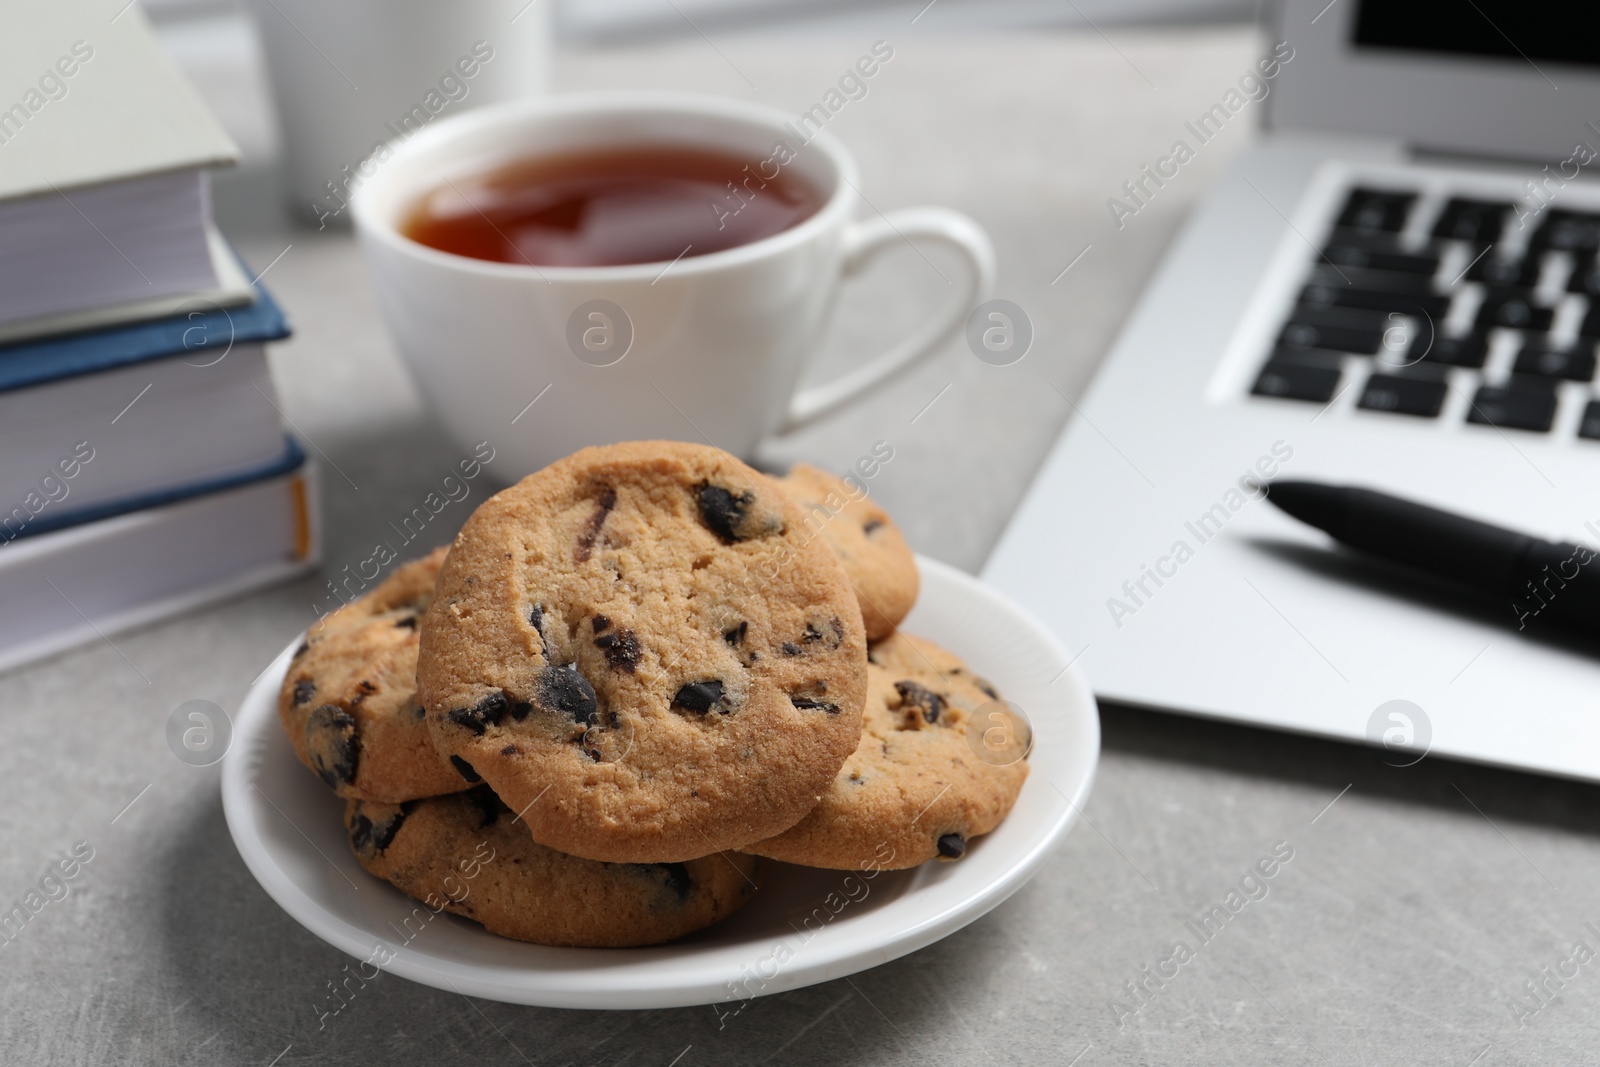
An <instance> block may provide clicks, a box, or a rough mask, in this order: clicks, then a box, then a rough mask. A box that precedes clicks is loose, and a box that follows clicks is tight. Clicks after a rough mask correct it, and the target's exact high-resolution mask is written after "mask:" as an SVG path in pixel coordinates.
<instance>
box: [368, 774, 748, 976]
mask: <svg viewBox="0 0 1600 1067" xmlns="http://www.w3.org/2000/svg"><path fill="white" fill-rule="evenodd" d="M345 830H346V831H347V833H348V834H349V837H350V847H351V848H352V849H354V850H355V854H356V859H357V861H359V862H360V864H361V866H362V867H364V868H366V870H367V871H368V873H370V874H373V875H376V876H377V877H379V878H382V879H383V880H385V881H387V882H389V883H390V884H391V885H393V886H395V888H397V889H399V890H400V891H401V892H402V893H405V894H406V895H407V896H410V897H413V898H414V899H416V900H420V901H423V902H424V903H425V904H426V905H427V907H428V909H429V910H430V911H432V912H433V913H434V914H437V913H438V912H439V911H441V910H443V911H449V912H451V913H453V914H456V915H460V916H463V917H465V918H468V919H471V920H473V921H474V922H477V923H481V924H482V925H483V927H484V929H486V930H488V931H489V932H490V933H494V934H500V935H502V936H504V937H514V938H516V939H517V940H519V941H533V942H536V943H538V944H541V945H573V946H583V947H594V948H621V947H625V946H629V945H653V944H657V943H659V942H662V941H670V940H672V939H673V938H675V937H682V936H683V935H684V934H687V933H689V932H691V931H693V930H699V929H700V928H702V927H705V926H710V925H711V924H712V923H714V922H716V921H718V920H719V919H722V918H725V917H726V916H728V915H730V914H732V913H733V912H734V911H735V910H737V909H738V908H739V906H740V905H742V904H743V903H744V902H745V901H746V900H748V899H749V898H750V896H751V895H752V894H753V893H754V892H755V890H756V875H757V862H758V861H756V860H755V859H754V858H753V857H750V856H743V855H739V854H738V853H728V854H721V855H714V856H706V857H704V858H703V859H696V860H689V861H688V862H686V863H648V864H646V863H597V862H595V861H594V860H584V859H578V858H576V857H574V856H568V855H564V854H562V853H560V852H557V851H555V850H554V849H550V848H545V847H544V846H543V845H539V844H535V843H534V840H533V838H531V837H529V836H528V832H527V830H526V829H524V828H523V827H522V826H521V825H519V824H518V823H517V822H516V817H515V816H514V815H513V814H512V812H511V810H510V809H509V808H507V807H506V806H505V805H504V804H502V803H501V802H500V800H499V798H498V797H496V796H495V795H494V793H493V792H491V791H490V790H489V788H488V787H487V786H479V787H477V788H476V789H473V790H470V791H469V792H466V793H457V794H455V795H454V796H446V797H433V798H431V799H427V800H414V801H410V802H408V803H405V804H378V803H373V802H370V801H361V800H352V801H349V802H348V803H347V804H346V805H345ZM413 914H415V913H413ZM417 921H418V922H422V921H426V920H424V919H418V920H417ZM406 926H407V927H408V928H410V927H411V926H412V923H411V922H410V921H408V922H407V923H406Z"/></svg>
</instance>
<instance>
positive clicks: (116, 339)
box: [0, 282, 289, 392]
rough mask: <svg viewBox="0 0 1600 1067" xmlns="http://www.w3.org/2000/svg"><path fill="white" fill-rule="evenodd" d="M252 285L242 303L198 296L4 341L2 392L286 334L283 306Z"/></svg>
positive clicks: (205, 355) (204, 354)
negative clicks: (177, 308) (124, 321)
mask: <svg viewBox="0 0 1600 1067" xmlns="http://www.w3.org/2000/svg"><path fill="white" fill-rule="evenodd" d="M253 289H254V291H255V300H254V302H252V303H249V304H244V305H242V306H239V307H220V306H217V305H215V304H210V303H205V302H200V301H196V302H195V306H194V307H193V308H192V309H189V310H186V311H184V312H182V313H180V314H177V315H172V316H169V317H167V318H162V319H152V320H149V321H147V322H138V323H132V324H130V325H126V326H112V327H108V328H106V329H100V330H89V331H86V332H83V333H71V334H66V335H64V336H57V337H44V338H38V339H35V340H30V341H18V342H14V343H12V344H7V345H0V392H4V391H6V390H9V389H20V388H23V387H24V386H30V385H40V384H43V383H44V382H53V381H57V380H58V379H61V378H70V377H73V376H75V375H80V374H94V373H96V372H98V371H104V370H110V369H112V368H113V367H125V366H128V365H129V364H133V363H142V362H144V361H145V360H151V359H161V358H163V357H166V356H174V355H181V356H184V357H185V358H186V359H188V360H189V361H190V362H191V363H206V362H210V361H213V360H215V359H217V358H218V357H219V355H220V354H221V352H222V351H225V350H226V349H227V348H228V347H229V346H232V345H248V344H262V343H265V342H267V341H279V340H282V339H283V338H285V337H288V336H289V320H288V319H287V318H285V317H284V314H283V309H282V308H280V307H279V306H278V303H277V301H275V300H273V299H272V294H271V293H269V292H267V289H266V287H265V286H263V285H262V284H261V283H260V282H256V283H255V285H254V286H253Z"/></svg>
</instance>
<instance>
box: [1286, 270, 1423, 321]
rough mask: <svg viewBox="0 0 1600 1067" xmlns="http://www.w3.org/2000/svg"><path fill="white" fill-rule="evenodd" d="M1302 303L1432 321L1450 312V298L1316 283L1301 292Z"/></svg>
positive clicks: (1317, 281)
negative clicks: (1413, 316)
mask: <svg viewBox="0 0 1600 1067" xmlns="http://www.w3.org/2000/svg"><path fill="white" fill-rule="evenodd" d="M1363 273H1364V274H1370V273H1372V272H1370V271H1368V272H1363ZM1300 302H1301V303H1302V304H1312V305H1316V306H1321V307H1342V308H1368V309H1370V310H1372V311H1393V312H1397V313H1399V314H1401V315H1424V314H1425V315H1428V316H1431V317H1433V318H1442V317H1444V314H1445V312H1446V311H1448V310H1449V308H1450V297H1448V296H1444V295H1442V294H1439V293H1429V292H1420V291H1419V292H1385V291H1383V290H1380V289H1363V288H1358V287H1357V286H1356V285H1343V284H1333V285H1329V284H1326V283H1324V282H1322V281H1321V280H1316V281H1313V282H1312V283H1311V284H1310V285H1308V286H1306V287H1305V289H1303V290H1302V291H1301V293H1300Z"/></svg>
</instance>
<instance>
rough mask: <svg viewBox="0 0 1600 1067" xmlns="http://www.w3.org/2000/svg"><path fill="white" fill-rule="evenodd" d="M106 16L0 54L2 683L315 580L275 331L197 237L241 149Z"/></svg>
mask: <svg viewBox="0 0 1600 1067" xmlns="http://www.w3.org/2000/svg"><path fill="white" fill-rule="evenodd" d="M117 6H120V5H112V6H110V7H106V6H105V5H102V4H100V3H98V2H97V0H62V2H59V3H56V2H53V3H50V4H38V5H25V6H24V7H22V8H19V9H18V10H17V11H16V12H13V14H12V16H11V17H10V18H9V19H8V25H7V29H6V33H5V34H3V35H0V71H3V72H5V76H4V78H3V79H0V93H4V94H9V95H8V96H5V97H0V604H3V605H4V606H5V610H4V611H0V669H3V668H5V667H9V666H12V665H14V664H16V663H20V662H23V661H25V660H29V659H33V658H36V657H39V656H42V655H47V654H49V653H52V652H55V651H57V650H59V649H62V648H65V647H68V646H70V645H73V644H77V643H79V642H82V641H87V640H95V639H98V638H99V637H100V636H102V635H105V634H109V633H112V632H113V631H116V630H121V629H126V628H128V627H130V626H134V625H138V624H141V623H144V622H148V621H150V620H152V619H154V618H157V617H159V616H161V615H165V614H170V613H172V612H174V611H179V610H182V609H184V608H188V607H192V606H194V605H197V604H200V603H203V602H205V601H208V600H213V599H216V598H218V597H221V596H225V595H228V594H231V593H236V592H239V591H241V590H243V589H246V588H249V587H251V586H255V585H259V584H262V583H264V582H267V581H272V580H275V579H278V578H282V577H286V576H288V575H290V574H294V573H298V572H300V571H304V570H307V569H309V568H310V567H311V566H313V565H314V564H315V563H316V560H317V552H318V521H317V509H316V492H315V471H314V470H313V469H312V467H311V465H310V464H309V462H308V461H307V459H306V456H305V454H304V453H303V452H302V451H301V449H300V447H299V446H298V445H297V444H296V442H295V441H294V440H293V438H291V437H289V436H288V435H286V434H285V433H284V430H283V428H282V426H281V416H280V414H279V410H278V400H277V396H276V393H275V391H274V389H273V385H272V377H271V374H270V372H269V369H268V366H267V359H266V352H265V348H264V346H265V344H266V342H269V341H275V340H279V339H281V338H283V337H286V336H288V333H289V329H288V324H287V322H286V321H285V319H284V316H283V313H282V311H281V310H280V309H279V308H278V306H277V304H275V303H274V302H273V300H272V297H271V296H270V295H269V294H268V293H267V291H266V290H265V289H264V288H263V287H262V286H261V285H260V283H259V281H255V282H253V281H252V279H251V278H250V277H249V275H248V273H247V270H246V268H245V266H244V265H243V263H242V262H241V261H240V260H238V258H237V257H236V256H235V255H234V254H233V252H232V251H231V249H230V248H229V247H228V245H227V244H226V243H225V242H224V241H223V239H222V237H221V236H220V235H219V234H218V232H217V230H216V227H215V226H214V225H213V223H212V219H211V204H210V186H209V170H210V168H212V167H215V166H218V165H221V164H226V163H230V162H233V160H234V159H235V156H236V149H235V148H234V146H233V144H232V142H231V141H230V140H229V139H228V136H227V135H226V133H224V132H223V130H222V129H221V127H220V126H218V124H217V123H216V121H215V119H214V118H213V117H212V116H211V115H210V113H209V112H208V111H207V110H206V108H205V106H204V105H203V104H202V103H201V102H200V100H199V99H198V98H197V96H196V95H195V93H194V92H193V90H192V89H191V88H190V86H189V85H188V84H187V83H186V82H185V80H184V78H183V75H182V74H181V72H179V71H178V69H177V68H176V67H175V66H174V65H173V64H172V62H171V61H170V60H169V59H168V58H167V57H166V56H165V55H164V54H163V53H162V51H161V48H160V46H159V44H158V43H157V41H156V39H155V37H154V35H153V34H152V33H151V32H150V29H149V27H148V25H147V24H146V23H145V22H144V20H143V16H142V15H141V14H140V12H139V11H138V10H137V9H133V10H128V9H124V10H123V11H122V12H121V13H120V14H118V13H117V11H116V7H117ZM112 16H115V17H114V18H113V17H112ZM22 75H26V77H25V78H21V80H19V77H20V76H22ZM12 98H14V102H13V99H12Z"/></svg>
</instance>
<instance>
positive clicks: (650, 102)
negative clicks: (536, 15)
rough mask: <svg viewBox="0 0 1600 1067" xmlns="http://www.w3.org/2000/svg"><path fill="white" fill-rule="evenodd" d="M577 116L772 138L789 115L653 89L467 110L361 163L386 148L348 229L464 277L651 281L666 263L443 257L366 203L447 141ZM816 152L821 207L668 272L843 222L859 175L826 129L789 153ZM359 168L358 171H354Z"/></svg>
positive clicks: (730, 263) (728, 261)
mask: <svg viewBox="0 0 1600 1067" xmlns="http://www.w3.org/2000/svg"><path fill="white" fill-rule="evenodd" d="M585 114H593V115H600V114H632V115H638V114H658V115H669V114H670V115H690V116H694V117H699V118H705V117H708V116H709V117H711V118H715V119H725V120H730V121H738V122H744V123H753V124H759V125H765V126H768V127H770V128H771V130H772V132H773V133H774V134H775V135H778V136H782V134H781V133H779V131H780V130H781V129H782V127H783V126H784V125H785V124H786V123H790V122H792V121H793V116H791V115H788V114H787V113H785V112H783V111H780V110H778V109H777V108H774V107H768V106H767V105H765V104H755V103H750V102H747V101H743V100H731V99H728V98H726V97H720V96H711V95H708V94H701V93H680V92H658V91H655V90H608V91H585V92H573V93H561V94H557V95H554V96H548V97H538V98H530V99H525V100H508V101H504V102H501V103H498V104H490V105H486V106H484V107H480V108H475V109H473V110H471V111H467V112H464V113H461V114H458V115H452V116H450V117H448V118H446V119H445V120H444V121H442V122H439V123H436V124H430V125H429V126H427V127H426V128H425V129H423V130H421V131H419V132H417V133H416V134H414V135H412V136H411V137H410V138H409V139H407V140H404V141H399V140H398V139H396V140H391V141H389V142H388V143H387V144H385V145H384V146H383V148H380V149H377V150H374V152H373V153H372V154H371V155H369V156H368V157H367V159H364V160H362V162H363V163H365V162H366V161H367V160H368V159H371V158H373V156H375V155H377V154H378V153H379V152H381V151H383V150H384V149H387V150H388V151H389V153H390V156H389V159H388V160H387V161H384V162H380V163H378V164H376V166H377V172H376V173H375V174H374V175H373V176H372V177H371V178H368V179H366V180H365V181H364V182H363V183H362V184H361V185H360V186H358V187H357V188H356V189H355V190H354V191H353V192H352V194H351V198H350V209H351V217H352V219H353V220H354V223H355V227H356V230H357V232H358V233H359V234H361V235H362V236H364V237H370V238H373V239H376V240H378V241H381V242H382V243H383V244H385V245H387V246H388V247H390V248H392V249H393V250H395V251H396V252H399V253H401V254H403V255H407V256H411V257H413V258H417V259H421V260H423V261H426V262H431V263H434V264H436V265H439V266H442V267H447V268H450V269H453V270H460V271H467V272H469V273H476V274H481V275H486V276H490V277H499V278H532V279H537V280H540V281H550V282H555V281H563V282H599V283H606V282H633V281H638V280H640V279H645V280H653V279H658V278H659V277H660V276H662V274H663V273H664V271H663V267H665V266H666V265H667V264H668V263H669V262H673V261H669V260H654V261H651V262H648V263H625V264H617V265H612V266H583V267H572V266H543V265H539V266H535V265H532V264H528V263H505V262H501V261H498V260H487V259H478V258H476V257H473V256H463V255H458V254H456V253H454V252H443V251H440V250H439V249H436V248H431V247H429V246H428V245H425V244H422V243H420V242H418V241H414V240H412V239H411V238H410V237H407V236H406V235H405V234H403V233H401V232H400V230H399V228H398V227H397V226H395V225H394V224H393V223H392V222H391V221H390V220H389V219H387V218H383V217H381V216H380V213H379V212H378V210H377V209H376V208H375V207H373V205H372V200H373V198H374V197H375V196H376V195H377V191H378V190H380V189H382V188H383V187H384V186H385V185H390V186H393V185H395V184H400V183H403V182H404V181H405V178H404V177H403V175H404V174H405V170H404V168H405V165H406V163H407V162H408V161H409V160H411V159H412V158H413V157H415V156H417V155H419V154H421V153H423V152H427V151H430V150H433V149H435V148H438V147H440V146H443V145H448V144H449V143H450V142H451V141H453V140H457V139H459V138H461V137H464V136H466V135H469V134H471V133H474V132H476V131H479V130H482V129H483V128H485V127H493V126H496V125H499V124H502V123H513V124H514V123H516V122H517V121H518V120H522V119H528V118H537V117H545V116H561V117H569V116H573V115H585ZM812 146H816V147H817V148H819V149H820V150H821V152H822V154H823V156H824V157H825V158H826V159H827V160H828V162H829V164H830V165H831V166H832V168H833V172H834V187H833V189H832V191H831V192H830V193H829V194H828V198H827V200H826V201H825V202H824V203H823V205H822V207H820V208H819V209H818V210H817V211H816V212H815V213H814V214H812V215H811V216H810V217H809V218H807V219H805V220H804V221H802V222H800V223H799V224H798V225H795V226H791V227H789V228H788V229H786V230H780V231H779V232H777V233H775V234H770V235H768V236H766V237H763V238H761V239H759V240H756V241H751V242H749V243H748V244H742V245H737V246H735V247H733V248H726V249H723V250H721V251H718V252H708V253H706V254H705V255H701V256H694V257H693V258H688V259H682V260H678V261H676V262H677V266H675V267H673V268H672V273H673V274H675V275H678V276H683V275H692V274H705V273H709V272H712V271H718V270H723V269H726V268H728V267H737V266H741V265H744V264H747V263H750V262H753V261H755V260H759V259H763V258H766V257H768V256H772V255H776V254H779V253H781V252H783V251H786V250H788V249H790V248H793V247H795V246H797V245H802V244H805V243H806V242H807V241H810V240H811V239H812V238H813V237H814V236H815V235H816V234H817V233H818V232H820V231H822V230H824V229H827V228H829V227H831V226H834V225H836V224H837V223H839V222H840V221H842V220H843V218H844V217H845V216H847V215H848V213H849V211H850V208H851V197H852V194H855V193H856V191H857V189H858V187H859V170H858V168H857V166H856V162H855V158H854V156H852V155H851V153H850V151H849V149H847V148H845V146H844V144H843V142H841V141H840V140H839V139H838V138H837V137H835V136H834V135H833V134H832V133H830V132H829V131H828V130H826V129H823V130H818V131H817V132H816V133H815V134H813V135H812V136H811V137H810V139H809V140H807V141H806V142H805V143H804V144H803V145H800V146H799V147H798V148H797V149H796V152H797V154H798V153H800V152H804V151H805V150H806V149H807V148H810V147H812ZM357 169H358V170H359V169H360V168H359V167H358V168H357Z"/></svg>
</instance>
